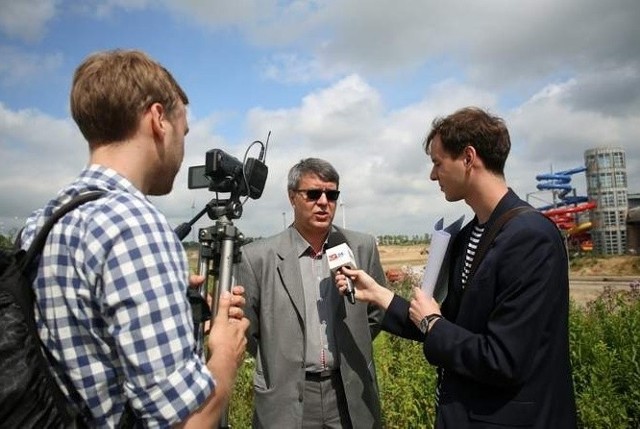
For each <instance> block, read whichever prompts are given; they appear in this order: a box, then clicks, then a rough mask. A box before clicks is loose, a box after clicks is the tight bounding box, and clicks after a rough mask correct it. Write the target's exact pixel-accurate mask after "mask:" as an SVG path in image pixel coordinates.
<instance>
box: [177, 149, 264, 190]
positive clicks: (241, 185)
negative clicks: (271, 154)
mask: <svg viewBox="0 0 640 429" xmlns="http://www.w3.org/2000/svg"><path fill="white" fill-rule="evenodd" d="M263 156H264V150H263V151H262V152H261V157H260V158H263ZM267 173H268V168H267V166H266V165H265V164H264V162H263V159H256V158H248V159H247V160H246V162H245V163H244V164H243V163H242V162H240V160H238V159H237V158H235V157H233V156H231V155H229V154H228V153H226V152H224V151H223V150H221V149H211V150H209V151H207V153H206V156H205V164H204V165H197V166H193V167H189V183H188V186H189V189H200V188H208V189H209V190H210V191H212V192H229V193H231V195H232V196H235V197H243V196H248V197H249V198H252V199H254V200H257V199H258V198H260V196H262V191H263V190H264V185H265V182H266V181H267Z"/></svg>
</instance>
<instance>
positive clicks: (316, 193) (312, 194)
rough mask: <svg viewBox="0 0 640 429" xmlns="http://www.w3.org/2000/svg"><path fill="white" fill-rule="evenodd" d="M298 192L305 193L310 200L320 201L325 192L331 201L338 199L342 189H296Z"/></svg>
mask: <svg viewBox="0 0 640 429" xmlns="http://www.w3.org/2000/svg"><path fill="white" fill-rule="evenodd" d="M296 192H301V193H303V194H305V196H306V197H307V200H310V201H318V200H319V199H320V197H321V196H322V194H325V195H326V196H327V200H329V201H337V200H338V197H339V196H340V191H338V190H335V189H296Z"/></svg>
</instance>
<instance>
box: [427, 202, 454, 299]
mask: <svg viewBox="0 0 640 429" xmlns="http://www.w3.org/2000/svg"><path fill="white" fill-rule="evenodd" d="M463 221H464V215H463V216H461V217H460V218H459V219H458V220H456V221H455V222H453V223H452V224H451V225H449V226H447V227H446V228H443V226H444V219H443V218H440V219H439V220H438V221H437V222H436V223H435V225H434V226H433V234H432V235H431V244H430V246H429V255H428V256H427V263H426V266H425V269H424V275H423V277H422V286H421V287H422V290H423V291H424V292H425V293H426V294H427V295H428V296H433V290H434V288H435V286H436V283H437V281H438V277H439V274H440V270H441V269H442V265H443V263H444V260H445V257H446V255H447V251H448V249H449V244H450V243H451V241H452V239H453V238H455V236H456V234H457V233H458V231H460V228H461V227H462V222H463Z"/></svg>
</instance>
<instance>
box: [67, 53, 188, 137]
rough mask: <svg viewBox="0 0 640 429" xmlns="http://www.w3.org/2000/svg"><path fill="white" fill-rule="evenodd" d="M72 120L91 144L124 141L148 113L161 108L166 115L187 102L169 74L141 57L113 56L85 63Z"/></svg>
mask: <svg viewBox="0 0 640 429" xmlns="http://www.w3.org/2000/svg"><path fill="white" fill-rule="evenodd" d="M70 98H71V115H72V116H73V119H74V120H75V121H76V124H78V128H80V131H81V132H82V135H83V136H84V138H85V139H87V141H88V142H89V143H90V144H102V143H110V142H114V141H122V140H125V139H126V138H128V137H130V136H131V135H133V133H135V131H136V130H137V128H138V122H139V120H140V117H141V116H142V114H143V113H144V111H145V110H146V109H147V108H148V107H149V106H150V105H151V104H153V103H160V104H162V106H163V107H164V108H165V110H166V112H167V115H171V113H172V112H173V111H174V109H175V108H176V106H177V104H178V101H182V102H183V103H184V104H185V105H187V104H188V102H189V100H188V98H187V95H186V94H185V92H184V91H183V90H182V88H180V85H178V83H177V82H176V80H175V79H174V78H173V76H172V75H171V73H169V71H167V69H165V68H164V67H162V66H161V65H160V64H158V63H157V62H156V61H154V60H153V59H151V58H150V57H149V56H148V55H146V54H145V53H143V52H140V51H135V50H120V49H116V50H112V51H105V52H98V53H94V54H92V55H90V56H89V57H87V58H86V59H85V60H84V61H83V62H82V64H80V65H79V66H78V68H77V69H76V71H75V73H74V75H73V84H72V88H71V97H70Z"/></svg>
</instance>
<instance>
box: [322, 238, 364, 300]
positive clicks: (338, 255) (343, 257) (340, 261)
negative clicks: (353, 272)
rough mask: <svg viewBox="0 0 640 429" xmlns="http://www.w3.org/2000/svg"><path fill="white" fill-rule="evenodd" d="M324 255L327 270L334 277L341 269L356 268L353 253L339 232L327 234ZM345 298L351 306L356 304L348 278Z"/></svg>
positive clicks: (353, 290) (351, 283)
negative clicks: (327, 265) (325, 254)
mask: <svg viewBox="0 0 640 429" xmlns="http://www.w3.org/2000/svg"><path fill="white" fill-rule="evenodd" d="M326 253H327V261H328V262H329V269H330V270H331V272H332V273H333V274H334V275H335V274H336V272H337V271H338V270H339V269H340V268H342V267H347V268H350V269H356V268H358V266H357V264H356V259H355V257H354V255H353V251H352V250H351V248H350V247H349V245H348V244H347V239H346V238H345V236H344V234H343V233H341V232H340V231H332V232H331V233H329V238H328V239H327V250H326ZM346 296H347V299H348V300H349V302H350V303H351V304H355V303H356V296H355V289H354V287H353V282H352V281H351V279H350V278H349V277H347V292H346Z"/></svg>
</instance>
